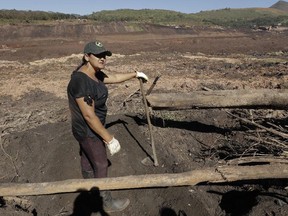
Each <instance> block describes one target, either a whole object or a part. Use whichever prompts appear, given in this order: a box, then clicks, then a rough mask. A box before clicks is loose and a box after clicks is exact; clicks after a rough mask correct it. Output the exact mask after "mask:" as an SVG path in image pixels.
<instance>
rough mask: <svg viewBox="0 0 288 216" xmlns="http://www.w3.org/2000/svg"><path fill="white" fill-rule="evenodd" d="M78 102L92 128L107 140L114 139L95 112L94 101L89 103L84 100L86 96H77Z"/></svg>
mask: <svg viewBox="0 0 288 216" xmlns="http://www.w3.org/2000/svg"><path fill="white" fill-rule="evenodd" d="M76 102H77V104H78V106H79V108H80V110H81V113H82V115H83V117H84V119H85V120H86V122H87V124H88V125H89V126H90V128H91V129H92V130H93V131H94V132H95V133H97V134H98V135H99V136H101V137H102V139H103V140H104V141H105V142H107V143H109V142H110V141H111V140H112V139H113V136H112V135H111V134H110V133H109V131H108V130H107V129H106V128H105V127H104V126H103V124H102V123H101V121H100V119H99V118H98V116H96V114H95V112H94V101H93V102H92V105H88V104H87V103H86V102H85V101H84V97H81V98H77V99H76Z"/></svg>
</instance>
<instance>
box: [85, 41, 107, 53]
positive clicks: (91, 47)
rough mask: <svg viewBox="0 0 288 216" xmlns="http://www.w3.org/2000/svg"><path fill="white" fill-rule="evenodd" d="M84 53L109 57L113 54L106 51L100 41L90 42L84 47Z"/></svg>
mask: <svg viewBox="0 0 288 216" xmlns="http://www.w3.org/2000/svg"><path fill="white" fill-rule="evenodd" d="M84 53H87V54H88V53H92V54H95V55H97V54H100V53H105V54H106V55H107V56H111V55H112V52H111V51H109V50H107V49H105V47H104V46H103V44H102V43H101V42H99V41H92V42H89V43H87V44H86V45H85V47H84Z"/></svg>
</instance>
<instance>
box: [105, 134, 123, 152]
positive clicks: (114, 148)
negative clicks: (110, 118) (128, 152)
mask: <svg viewBox="0 0 288 216" xmlns="http://www.w3.org/2000/svg"><path fill="white" fill-rule="evenodd" d="M107 147H108V149H109V151H110V154H111V156H112V155H114V154H116V153H117V152H119V151H120V149H121V146H120V143H119V141H118V140H117V139H115V138H114V137H113V138H112V140H111V141H109V142H107Z"/></svg>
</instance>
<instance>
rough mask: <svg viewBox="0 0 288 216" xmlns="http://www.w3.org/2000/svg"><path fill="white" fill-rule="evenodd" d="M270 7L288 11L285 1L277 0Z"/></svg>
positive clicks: (287, 4) (287, 3)
mask: <svg viewBox="0 0 288 216" xmlns="http://www.w3.org/2000/svg"><path fill="white" fill-rule="evenodd" d="M270 8H275V9H278V10H281V11H285V12H288V2H286V1H278V2H277V3H275V4H274V5H272V6H271V7H270Z"/></svg>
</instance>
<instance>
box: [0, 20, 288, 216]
mask: <svg viewBox="0 0 288 216" xmlns="http://www.w3.org/2000/svg"><path fill="white" fill-rule="evenodd" d="M55 26H56V27H59V26H57V25H55ZM55 26H49V28H50V29H51V28H54V29H55V28H56V27H55ZM63 26H64V24H63V23H62V24H61V28H60V27H59V29H60V30H61V31H63V32H65V26H64V27H63ZM68 27H69V28H71V23H69V26H68ZM68 27H67V29H68ZM1 28H2V32H5V34H3V35H6V36H5V37H4V36H3V37H2V39H1V49H0V55H1V60H0V71H1V78H0V83H1V84H0V93H1V95H0V104H1V110H0V116H1V118H0V126H1V150H0V170H1V171H0V173H1V176H0V182H1V183H9V182H13V183H28V182H29V183H34V182H50V181H60V180H66V179H80V178H82V177H81V171H80V161H79V159H80V158H79V147H78V143H77V142H76V141H75V140H74V138H73V136H72V134H71V130H70V116H69V114H70V113H69V110H68V104H67V98H66V86H67V83H68V81H69V78H70V74H71V72H72V70H73V69H75V68H76V67H77V65H78V64H79V63H80V61H81V58H82V54H81V52H82V48H83V46H84V44H85V43H86V42H88V41H90V40H93V39H98V40H101V41H102V42H103V43H104V44H105V45H106V47H107V48H109V49H110V50H111V51H112V52H113V56H112V57H110V58H108V63H107V67H106V71H107V72H109V73H114V72H120V73H122V72H123V73H124V72H130V71H133V70H139V71H144V72H145V73H146V74H147V75H148V76H149V78H150V80H149V82H148V83H146V84H145V85H144V88H145V89H146V90H147V89H148V88H149V87H150V86H151V84H152V82H153V80H154V79H155V77H156V76H157V75H161V77H160V79H159V80H158V82H157V84H156V86H155V87H154V89H153V91H152V93H153V92H191V91H199V90H203V88H206V89H207V88H209V89H212V90H225V89H235V90H237V89H260V88H268V89H284V88H287V87H288V76H287V75H288V70H287V69H288V63H287V57H288V40H287V36H288V31H271V32H267V31H252V30H251V31H250V30H245V31H244V30H243V31H241V30H233V29H229V30H227V29H226V30H225V29H220V28H199V27H198V28H196V27H195V28H190V29H180V30H179V29H177V31H176V30H175V29H173V28H172V27H171V29H169V28H164V29H163V28H159V29H157V28H156V27H155V26H154V27H153V28H150V29H149V28H147V29H146V31H144V32H131V31H130V32H129V31H127V32H123V31H121V32H119V31H118V32H117V31H115V32H113V31H112V30H111V29H109V32H106V33H105V30H102V32H100V33H99V32H97V31H96V32H95V31H94V32H93V31H90V30H91V28H90V30H89V31H87V32H85V30H83V29H82V30H81V31H80V33H79V31H78V30H77V32H76V33H77V34H76V33H75V32H74V33H73V31H72V32H70V33H69V34H65V35H64V34H63V35H61V34H54V35H53V31H49V30H47V32H48V33H47V34H44V33H45V32H44V33H43V31H44V30H43V26H42V27H41V28H40V27H39V26H33V25H29V26H27V25H26V26H16V27H15V26H2V27H1ZM15 28H16V30H15ZM47 28H48V27H47ZM39 29H41V30H39ZM45 29H46V27H45ZM63 29H64V30H63ZM39 32H40V33H41V34H40V33H39ZM51 32H52V33H51ZM81 33H82V34H81ZM7 35H8V36H7ZM9 35H11V36H10V37H9ZM45 35H46V36H45ZM108 88H109V93H110V97H109V100H108V103H107V104H108V107H109V117H108V120H107V127H108V128H109V130H110V131H111V132H112V133H114V134H115V137H116V138H117V139H118V140H119V141H120V144H121V146H122V149H121V152H120V153H118V154H117V155H115V156H113V157H110V156H109V160H110V162H111V166H110V167H109V176H110V177H116V176H128V175H142V174H152V173H157V174H162V173H181V172H185V171H190V170H196V169H202V168H207V167H215V166H217V165H219V164H223V163H226V160H225V159H231V158H237V157H241V156H251V155H258V153H259V155H260V154H263V152H257V150H255V149H256V148H255V149H253V148H252V149H248V150H247V152H246V153H245V152H243V154H242V155H236V154H235V152H234V154H233V153H231V154H230V153H229V151H227V152H226V155H224V156H223V155H222V156H221V154H219V152H217V146H221V145H222V146H223V145H225V144H229V145H230V147H231V146H232V147H233V146H239V145H240V144H243V145H246V146H249V145H250V146H251V145H254V146H255V143H252V142H251V141H249V140H246V139H245V135H247V134H248V133H249V135H251V134H256V133H261V132H259V131H256V129H255V128H249V126H247V125H244V126H243V125H242V124H240V123H239V121H238V120H237V119H233V118H232V117H231V116H229V115H228V114H227V112H226V110H225V109H210V110H205V109H203V110H201V109H199V110H181V111H180V110H179V111H166V110H164V111H153V114H152V123H153V137H154V140H155V144H156V152H157V156H158V161H159V166H158V167H155V166H153V165H152V166H145V165H143V164H142V163H141V161H142V160H143V159H144V158H146V157H147V156H152V149H151V146H150V140H149V131H148V126H147V122H146V118H145V112H144V109H143V103H142V100H141V94H140V93H139V91H137V90H138V89H139V82H138V80H136V79H135V80H130V81H127V82H125V83H121V84H117V85H109V86H108ZM124 102H125V103H124ZM229 111H233V110H229ZM244 111H245V112H246V113H249V114H251V113H252V114H251V115H254V116H255V117H258V118H265V119H270V120H271V121H273V122H279V121H281V122H282V123H283V122H284V124H283V125H282V126H283V127H285V125H286V124H285V122H287V116H288V115H287V112H286V111H285V110H260V111H259V110H244ZM262 133H263V131H262ZM286 144H287V143H286ZM212 149H213V150H214V151H212ZM215 149H216V150H215ZM209 150H211V151H210V152H209ZM219 151H220V150H219ZM266 153H267V152H266ZM277 154H278V156H279V155H281V151H277ZM286 186H287V181H286V180H279V181H272V180H269V181H268V180H267V181H265V180H263V181H257V182H255V181H254V182H253V181H247V182H236V183H233V184H232V183H230V184H228V183H227V184H220V185H219V184H207V183H202V184H199V185H196V186H182V187H163V188H145V189H131V190H121V191H113V194H114V195H115V196H123V197H128V198H129V199H130V201H131V204H130V205H129V207H128V208H127V209H126V210H124V211H123V212H120V213H113V214H112V213H111V215H115V216H120V215H123V216H124V215H129V216H139V215H141V216H144V215H147V216H156V215H161V216H177V215H179V216H180V215H181V216H184V215H187V216H214V215H219V216H220V215H231V216H232V215H233V216H236V215H237V216H238V215H252V216H263V215H267V216H272V215H277V216H284V215H288V205H287V203H288V200H287V190H285V189H284V188H285V187H286ZM0 195H1V194H0ZM18 198H19V199H20V200H21V202H20V203H19V202H17V200H16V201H15V199H14V200H11V199H8V198H6V199H5V197H4V199H1V202H0V215H5V216H10V215H15V216H26V215H40V216H44V215H47V216H48V215H49V216H60V215H61V216H64V215H72V214H73V215H82V216H88V215H101V214H100V213H99V212H98V209H97V208H95V203H94V202H95V199H93V198H94V197H93V195H91V194H89V193H68V194H53V195H45V196H25V197H18ZM102 215H104V214H102Z"/></svg>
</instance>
